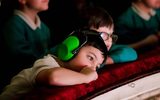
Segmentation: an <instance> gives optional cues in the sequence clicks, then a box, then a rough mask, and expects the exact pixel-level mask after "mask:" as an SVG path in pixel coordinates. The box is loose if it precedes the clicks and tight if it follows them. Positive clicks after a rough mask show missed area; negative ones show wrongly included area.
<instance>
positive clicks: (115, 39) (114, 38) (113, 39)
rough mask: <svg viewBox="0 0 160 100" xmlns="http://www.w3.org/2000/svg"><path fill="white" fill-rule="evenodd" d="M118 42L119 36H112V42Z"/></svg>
mask: <svg viewBox="0 0 160 100" xmlns="http://www.w3.org/2000/svg"><path fill="white" fill-rule="evenodd" d="M117 40H118V36H117V35H112V42H113V43H116V41H117Z"/></svg>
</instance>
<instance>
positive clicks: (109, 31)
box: [91, 26, 113, 51]
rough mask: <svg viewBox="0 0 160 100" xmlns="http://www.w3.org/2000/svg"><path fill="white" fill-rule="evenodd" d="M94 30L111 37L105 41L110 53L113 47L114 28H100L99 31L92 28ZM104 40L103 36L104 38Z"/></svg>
mask: <svg viewBox="0 0 160 100" xmlns="http://www.w3.org/2000/svg"><path fill="white" fill-rule="evenodd" d="M91 29H92V30H95V31H97V32H103V33H105V34H106V35H107V36H109V38H108V39H103V40H104V42H105V44H106V46H107V49H108V51H109V50H110V48H111V46H112V37H111V36H112V34H113V28H108V27H105V26H104V27H99V28H98V29H95V28H91ZM102 38H103V36H102Z"/></svg>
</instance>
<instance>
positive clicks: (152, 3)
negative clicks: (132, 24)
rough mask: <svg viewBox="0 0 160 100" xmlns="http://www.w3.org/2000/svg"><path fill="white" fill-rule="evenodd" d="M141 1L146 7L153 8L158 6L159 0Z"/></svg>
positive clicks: (159, 6) (159, 5)
mask: <svg viewBox="0 0 160 100" xmlns="http://www.w3.org/2000/svg"><path fill="white" fill-rule="evenodd" d="M142 2H143V3H145V4H146V6H147V7H150V8H153V9H157V8H160V0H142Z"/></svg>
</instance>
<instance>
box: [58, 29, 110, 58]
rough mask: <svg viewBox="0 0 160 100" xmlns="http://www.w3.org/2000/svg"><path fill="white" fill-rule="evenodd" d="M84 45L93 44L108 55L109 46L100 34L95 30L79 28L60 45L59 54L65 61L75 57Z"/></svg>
mask: <svg viewBox="0 0 160 100" xmlns="http://www.w3.org/2000/svg"><path fill="white" fill-rule="evenodd" d="M83 46H93V47H95V48H97V49H99V50H100V51H101V52H102V53H103V56H104V59H106V57H107V53H108V51H107V47H106V45H105V43H104V41H103V39H102V37H101V36H100V34H99V33H98V32H96V31H93V30H77V31H74V32H72V33H71V34H70V35H69V36H68V37H67V38H66V39H65V40H64V41H63V42H62V43H61V44H60V45H59V46H58V47H57V56H58V58H60V59H61V60H63V61H69V60H71V59H72V58H74V57H75V56H76V55H77V54H78V52H79V50H80V49H81V48H82V47H83Z"/></svg>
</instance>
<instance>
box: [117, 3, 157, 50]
mask: <svg viewBox="0 0 160 100" xmlns="http://www.w3.org/2000/svg"><path fill="white" fill-rule="evenodd" d="M159 4H160V3H159V0H133V1H132V5H131V7H129V8H128V9H127V10H126V11H125V12H124V13H123V14H122V15H121V16H119V17H118V19H117V21H116V22H115V24H116V25H115V26H116V27H115V31H116V33H117V34H118V36H119V43H124V44H128V45H129V46H131V47H133V48H135V49H136V50H139V51H140V50H142V52H143V51H144V50H143V49H149V48H152V47H154V46H156V45H157V44H158V41H159V39H160V32H159V29H160V10H159Z"/></svg>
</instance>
